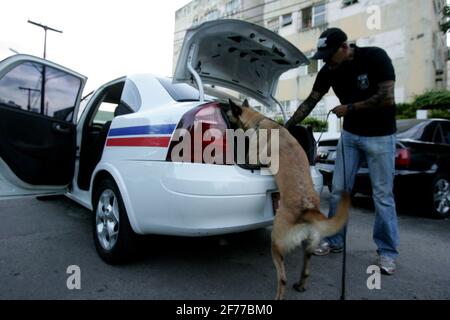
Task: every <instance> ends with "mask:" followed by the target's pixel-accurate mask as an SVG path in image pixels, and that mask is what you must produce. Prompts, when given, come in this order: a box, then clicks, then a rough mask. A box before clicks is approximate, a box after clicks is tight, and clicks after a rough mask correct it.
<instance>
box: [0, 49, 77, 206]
mask: <svg viewBox="0 0 450 320" xmlns="http://www.w3.org/2000/svg"><path fill="white" fill-rule="evenodd" d="M85 82H86V77H84V76H83V75H81V74H78V73H76V72H74V71H72V70H69V69H67V68H64V67H62V66H59V65H57V64H55V63H52V62H50V61H47V60H43V59H40V58H37V57H33V56H29V55H15V56H12V57H9V58H6V59H5V60H3V61H1V62H0V199H5V198H11V197H21V196H27V195H46V194H60V193H64V192H65V191H66V188H67V186H68V185H69V184H70V182H71V181H72V178H73V174H74V168H75V156H76V119H77V116H76V115H77V113H78V108H79V105H80V100H81V94H82V91H83V87H84V84H85Z"/></svg>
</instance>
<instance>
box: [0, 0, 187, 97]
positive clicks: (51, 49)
mask: <svg viewBox="0 0 450 320" xmlns="http://www.w3.org/2000/svg"><path fill="white" fill-rule="evenodd" d="M189 2H190V0H163V1H161V0H126V1H124V0H119V1H118V0H90V1H88V0H59V1H58V0H2V17H1V19H0V60H2V59H3V58H5V57H7V56H10V55H12V54H14V53H13V52H12V51H11V50H9V48H11V49H14V50H16V51H18V52H20V53H26V54H31V55H35V56H38V57H42V55H43V48H44V30H43V29H42V28H39V27H37V26H34V25H32V24H30V23H28V22H27V21H28V20H32V21H35V22H38V23H41V24H44V25H47V26H49V27H52V28H55V29H58V30H62V31H63V33H62V34H60V33H55V32H51V31H48V32H47V59H48V60H51V61H53V62H56V63H58V64H61V65H63V66H65V67H68V68H70V69H72V70H75V71H77V72H79V73H81V74H83V75H85V76H87V77H88V78H89V79H88V82H87V85H86V92H88V90H89V91H90V90H93V89H95V88H97V87H98V86H100V85H102V84H104V83H106V82H108V81H110V80H113V79H115V78H118V77H121V76H123V75H125V74H131V73H141V72H149V73H153V74H155V75H162V76H171V75H172V56H173V37H174V27H175V11H176V10H177V9H179V8H181V7H183V6H184V5H186V4H187V3H189Z"/></svg>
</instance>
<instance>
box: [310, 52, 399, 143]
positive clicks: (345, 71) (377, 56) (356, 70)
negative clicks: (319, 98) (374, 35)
mask: <svg viewBox="0 0 450 320" xmlns="http://www.w3.org/2000/svg"><path fill="white" fill-rule="evenodd" d="M353 47H354V48H355V55H354V58H353V60H351V61H345V62H344V63H342V64H341V65H340V66H339V67H337V68H336V69H334V70H331V69H330V68H329V66H328V65H324V66H323V67H322V69H321V70H320V71H319V74H318V75H317V78H316V82H315V83H314V87H313V90H314V91H317V92H320V93H323V94H326V93H327V92H328V91H329V90H330V87H332V88H333V91H334V92H335V93H336V95H337V97H338V98H339V100H340V102H341V104H349V103H356V102H361V101H365V100H367V99H369V98H371V97H372V96H373V95H374V94H376V93H377V91H378V85H379V84H380V83H381V82H383V81H389V80H393V81H395V71H394V67H393V65H392V61H391V59H390V58H389V56H388V55H387V53H386V52H385V51H384V50H383V49H381V48H377V47H362V48H360V47H356V46H353ZM344 130H346V131H348V132H351V133H353V134H357V135H361V136H384V135H390V134H393V133H395V131H396V125H395V105H393V106H389V107H381V106H380V108H371V109H365V110H358V111H354V112H350V113H349V114H347V115H346V116H345V117H344Z"/></svg>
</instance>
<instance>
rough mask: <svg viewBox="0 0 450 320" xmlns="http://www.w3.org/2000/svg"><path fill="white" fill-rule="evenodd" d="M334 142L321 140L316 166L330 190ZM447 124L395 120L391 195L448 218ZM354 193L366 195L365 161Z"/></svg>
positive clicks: (449, 123) (449, 155)
mask: <svg viewBox="0 0 450 320" xmlns="http://www.w3.org/2000/svg"><path fill="white" fill-rule="evenodd" d="M337 141H338V140H336V139H334V140H327V141H321V142H320V143H319V148H318V151H317V161H318V164H317V167H318V169H319V171H320V172H321V173H322V175H323V176H324V184H325V185H327V186H328V187H329V188H330V190H331V180H332V177H333V172H334V160H335V157H336V146H337ZM449 177H450V121H449V120H439V119H428V120H418V119H407V120H397V144H396V157H395V179H394V194H395V197H396V199H397V200H398V201H408V202H419V203H421V204H426V205H427V208H428V209H429V210H430V213H431V214H432V215H433V216H434V217H438V218H445V217H448V216H450V187H449V186H450V179H449ZM353 192H354V193H362V194H365V195H370V194H371V192H372V190H371V185H370V178H369V174H368V169H367V162H366V161H364V160H363V161H362V165H361V169H360V170H359V171H358V173H357V175H356V180H355V186H354V189H353Z"/></svg>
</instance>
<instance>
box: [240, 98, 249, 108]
mask: <svg viewBox="0 0 450 320" xmlns="http://www.w3.org/2000/svg"><path fill="white" fill-rule="evenodd" d="M242 108H250V104H249V103H248V100H247V99H245V100H244V103H243V104H242Z"/></svg>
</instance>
